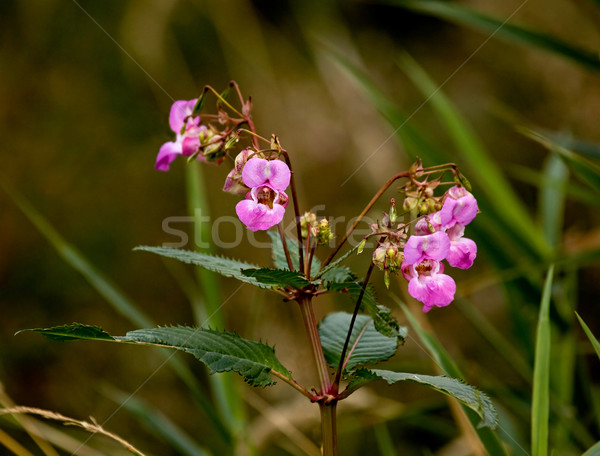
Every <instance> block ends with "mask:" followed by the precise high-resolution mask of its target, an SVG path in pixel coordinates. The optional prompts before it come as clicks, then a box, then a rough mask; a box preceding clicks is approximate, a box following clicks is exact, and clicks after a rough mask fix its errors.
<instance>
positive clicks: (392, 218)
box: [390, 198, 398, 225]
mask: <svg viewBox="0 0 600 456" xmlns="http://www.w3.org/2000/svg"><path fill="white" fill-rule="evenodd" d="M397 219H398V213H397V212H396V200H395V199H394V198H392V199H391V201H390V223H391V224H392V225H393V224H395V223H396V220H397Z"/></svg>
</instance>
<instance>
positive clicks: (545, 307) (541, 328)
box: [531, 267, 554, 456]
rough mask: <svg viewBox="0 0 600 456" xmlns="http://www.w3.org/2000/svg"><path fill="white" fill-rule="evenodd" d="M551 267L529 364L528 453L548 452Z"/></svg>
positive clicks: (537, 454) (542, 455)
mask: <svg viewBox="0 0 600 456" xmlns="http://www.w3.org/2000/svg"><path fill="white" fill-rule="evenodd" d="M553 275H554V267H551V268H550V269H549V271H548V275H547V278H546V283H545V285H544V293H543V295H542V304H541V306H540V312H539V318H538V327H537V338H536V345H535V365H534V368H533V403H532V407H531V454H532V455H533V456H546V455H547V454H548V418H549V413H550V347H551V340H550V296H551V292H552V277H553Z"/></svg>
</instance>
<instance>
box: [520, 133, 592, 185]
mask: <svg viewBox="0 0 600 456" xmlns="http://www.w3.org/2000/svg"><path fill="white" fill-rule="evenodd" d="M519 131H520V132H521V133H523V134H524V135H525V136H527V137H529V138H530V139H533V140H534V141H536V142H538V143H540V144H542V145H543V146H544V147H547V148H548V149H549V150H551V151H555V152H557V153H558V154H559V155H560V158H561V159H562V160H563V161H564V162H565V163H566V164H567V166H569V168H570V169H571V170H572V171H573V172H574V173H575V174H576V175H577V176H578V177H579V178H580V179H581V180H582V181H583V182H585V183H586V184H587V185H588V186H589V187H590V188H592V189H593V190H594V191H596V192H598V193H600V166H598V165H597V164H596V163H595V162H593V161H591V160H589V159H587V158H585V157H583V156H581V155H580V154H577V153H575V152H573V151H572V150H569V149H567V148H566V147H563V146H560V145H559V144H557V143H556V142H554V141H553V140H551V139H550V138H548V137H546V136H544V135H543V134H541V133H539V132H537V131H534V130H531V129H528V128H525V127H521V128H519Z"/></svg>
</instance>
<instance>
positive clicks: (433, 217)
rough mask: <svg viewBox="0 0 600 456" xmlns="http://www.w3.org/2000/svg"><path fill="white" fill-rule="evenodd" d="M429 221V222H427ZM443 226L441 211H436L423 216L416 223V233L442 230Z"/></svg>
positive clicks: (423, 233)
mask: <svg viewBox="0 0 600 456" xmlns="http://www.w3.org/2000/svg"><path fill="white" fill-rule="evenodd" d="M427 222H429V223H427ZM429 225H431V227H432V228H433V231H430V230H429ZM441 228H442V223H441V222H440V213H439V211H438V212H434V213H433V214H429V215H428V216H426V217H423V218H422V219H420V220H419V221H418V222H417V223H416V224H415V234H417V235H419V236H423V235H427V234H431V233H435V232H436V231H440V229H441Z"/></svg>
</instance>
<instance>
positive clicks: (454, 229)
mask: <svg viewBox="0 0 600 456" xmlns="http://www.w3.org/2000/svg"><path fill="white" fill-rule="evenodd" d="M233 87H235V90H236V92H237V94H238V96H239V102H240V105H241V109H239V110H238V109H236V108H235V107H234V106H233V105H232V104H230V103H229V102H228V101H227V100H226V93H227V92H228V90H229V89H231V88H233ZM229 89H228V90H226V91H225V92H224V93H223V94H219V93H217V92H215V91H214V89H212V88H210V87H208V86H207V87H205V89H204V92H203V94H202V96H201V97H200V98H198V99H193V100H179V101H176V102H175V103H173V106H172V107H171V112H170V115H169V125H170V127H171V130H172V131H173V132H174V133H175V141H170V142H167V143H165V144H163V145H162V147H161V148H160V151H159V153H158V157H157V158H156V165H155V167H156V168H157V169H158V170H161V171H168V170H169V166H170V164H171V162H172V161H173V160H175V159H176V158H177V156H179V155H183V156H186V157H189V158H188V159H194V158H195V159H197V160H200V161H202V162H209V163H216V164H219V163H221V162H222V161H223V160H225V158H228V157H230V155H229V154H230V153H231V152H232V151H233V148H234V146H235V145H236V144H237V142H238V140H239V139H240V137H241V135H244V134H246V135H247V138H246V139H249V140H250V141H251V145H247V146H245V148H243V149H242V150H241V151H240V152H239V153H238V154H237V155H236V156H235V158H234V159H233V158H231V159H232V161H233V169H232V170H231V171H230V172H229V174H228V175H227V178H226V179H225V184H224V186H223V190H224V191H225V192H228V193H233V194H237V195H244V196H245V198H244V199H243V200H242V201H240V202H238V203H237V205H236V207H235V211H236V214H237V216H238V217H239V219H240V220H241V221H242V223H244V225H245V226H246V228H247V229H249V230H251V231H258V230H268V229H269V228H271V227H273V226H275V225H277V224H279V223H280V222H281V221H282V220H283V217H284V214H285V210H286V207H287V205H288V200H289V198H288V195H287V194H286V193H285V192H286V190H287V188H288V186H289V185H290V182H292V181H291V176H292V173H291V170H290V167H289V166H288V164H289V163H290V160H289V156H288V155H287V152H286V151H285V150H284V149H283V148H282V147H281V145H280V143H279V140H278V138H277V136H275V135H272V137H271V139H270V140H269V139H266V138H263V137H261V136H259V135H258V134H257V133H256V130H255V128H254V123H253V121H252V116H251V115H250V112H251V110H252V103H251V100H250V98H248V99H247V100H244V99H243V98H242V95H241V93H240V91H239V88H238V87H237V84H235V83H234V82H232V83H231V84H230V87H229ZM209 91H212V93H213V94H215V96H216V97H217V99H218V101H217V113H216V114H200V110H201V106H202V104H203V101H204V96H205V94H206V93H207V92H209ZM245 127H247V129H246V128H245ZM260 141H264V142H266V143H268V146H267V147H266V148H265V149H260V148H259V143H260ZM240 148H241V147H240ZM282 157H284V159H285V161H283V160H282ZM447 171H451V172H452V174H453V176H454V181H455V182H456V183H457V184H458V185H455V186H454V187H452V188H450V189H449V190H448V191H446V193H445V194H444V195H443V196H436V195H435V193H436V192H435V190H436V189H437V188H438V187H440V186H441V185H448V182H445V181H443V176H444V173H445V172H447ZM399 178H403V179H406V180H407V182H406V183H405V185H404V186H403V187H402V189H401V190H402V191H403V193H404V200H403V202H402V204H401V205H400V207H401V208H402V209H403V210H404V211H405V213H406V216H408V215H409V214H410V216H411V217H412V220H408V219H406V220H404V222H403V223H402V222H398V220H397V219H398V214H397V212H396V202H395V200H394V199H392V200H391V207H390V210H389V214H385V215H384V217H383V219H382V220H381V221H380V222H377V223H375V224H371V225H370V227H371V230H372V233H371V234H369V235H368V236H366V237H365V239H364V240H363V242H362V245H361V247H360V249H359V253H360V252H361V251H362V250H363V249H364V247H365V245H366V242H367V240H368V238H369V237H371V236H373V237H376V239H377V247H376V248H375V250H374V252H373V256H372V260H371V261H372V264H373V265H375V266H377V267H379V268H380V269H381V270H382V271H384V283H385V285H386V286H387V287H388V288H389V286H390V274H391V273H402V275H403V276H404V277H405V278H406V279H407V280H408V291H409V293H410V295H411V296H413V297H414V298H415V299H417V300H419V301H421V302H422V303H423V311H424V312H428V311H429V310H430V309H432V308H433V307H444V306H447V305H448V304H450V302H452V300H453V299H454V294H455V292H456V284H455V282H454V280H453V279H452V278H451V277H450V276H448V275H446V274H445V273H444V268H445V267H444V264H443V263H442V261H444V260H445V261H446V262H447V264H449V265H450V266H452V267H456V268H460V269H468V268H470V267H471V265H472V264H473V260H474V259H475V256H476V255H477V246H476V245H475V242H473V241H472V240H471V239H467V238H465V237H464V236H463V235H464V231H465V226H466V225H468V224H469V223H470V222H471V221H472V220H473V219H474V218H475V216H476V214H477V212H478V207H477V201H476V200H475V198H474V197H473V195H472V194H471V193H469V191H468V190H467V189H470V184H469V183H468V181H467V180H466V178H465V177H464V176H463V175H462V174H461V173H460V172H459V171H458V169H457V167H456V165H454V164H452V163H449V164H444V165H437V166H433V167H429V168H424V167H423V165H422V163H421V161H420V160H417V161H416V162H415V163H414V164H413V165H412V166H411V167H410V169H409V170H408V171H406V172H402V173H399V174H397V175H396V176H395V177H394V178H392V179H391V180H390V181H388V183H387V184H385V185H384V187H382V189H381V190H380V191H379V192H378V194H377V195H376V197H374V198H373V200H372V201H371V203H369V205H368V206H367V207H366V208H365V210H364V211H363V213H362V214H361V215H360V216H359V217H358V220H357V221H356V222H355V224H354V225H353V227H352V228H351V229H350V230H349V232H348V233H346V235H345V236H344V237H343V238H342V240H341V241H340V243H338V245H337V246H336V247H335V249H334V251H333V252H332V253H331V254H330V257H329V258H328V259H327V260H326V261H325V263H324V266H326V265H327V264H328V263H329V262H330V261H331V260H332V259H333V257H334V256H335V255H336V253H337V252H338V251H339V248H340V247H341V245H342V244H343V243H344V242H345V241H346V240H347V239H348V235H349V234H350V233H351V232H352V230H354V229H355V228H356V225H357V224H358V222H359V221H360V220H361V219H362V217H363V216H364V215H365V214H366V213H367V211H368V210H369V209H370V208H371V205H372V204H373V203H374V202H375V201H377V199H378V198H379V197H380V196H381V195H382V194H383V191H385V190H386V189H387V188H388V187H389V186H390V185H391V184H392V182H394V181H395V180H396V179H399ZM291 191H292V196H294V199H293V200H294V203H295V204H296V198H295V191H294V188H293V185H292V189H291ZM294 212H295V215H296V220H297V222H296V223H297V231H298V238H299V241H301V242H299V246H300V254H299V257H301V258H302V257H303V254H302V250H303V249H306V250H307V252H309V254H308V255H306V257H305V258H304V261H305V264H304V265H303V266H302V267H301V269H302V270H304V271H309V270H310V265H311V262H312V259H313V254H314V252H315V250H316V248H317V247H318V246H324V245H328V244H329V243H330V241H331V240H332V239H333V238H334V236H333V233H332V232H331V228H330V226H329V223H328V221H327V220H326V219H322V220H320V221H317V217H316V215H315V214H314V213H312V212H306V213H305V214H304V215H303V216H301V215H300V212H299V208H298V207H296V206H294ZM415 222H416V223H415ZM413 224H414V228H411V227H413ZM413 229H414V234H413V235H410V236H409V233H410V231H411V230H413ZM305 241H306V242H305ZM288 263H291V261H290V259H289V258H288Z"/></svg>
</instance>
